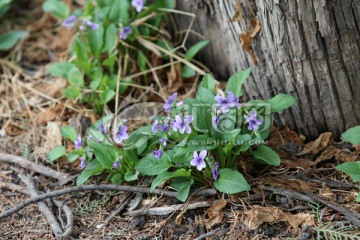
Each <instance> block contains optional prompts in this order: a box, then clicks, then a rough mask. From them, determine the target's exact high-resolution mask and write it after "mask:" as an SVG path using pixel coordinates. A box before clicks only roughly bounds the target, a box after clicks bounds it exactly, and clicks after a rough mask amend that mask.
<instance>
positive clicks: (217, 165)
mask: <svg viewBox="0 0 360 240" xmlns="http://www.w3.org/2000/svg"><path fill="white" fill-rule="evenodd" d="M212 177H213V179H214V180H217V179H218V177H219V163H218V162H215V169H214V170H213V171H212Z"/></svg>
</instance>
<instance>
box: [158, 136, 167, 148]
mask: <svg viewBox="0 0 360 240" xmlns="http://www.w3.org/2000/svg"><path fill="white" fill-rule="evenodd" d="M159 141H160V143H161V144H162V145H163V146H164V147H165V146H166V144H167V142H166V138H160V140H159Z"/></svg>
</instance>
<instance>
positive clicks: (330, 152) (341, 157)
mask: <svg viewBox="0 0 360 240" xmlns="http://www.w3.org/2000/svg"><path fill="white" fill-rule="evenodd" d="M358 156H359V153H357V152H347V151H346V150H345V149H340V148H336V147H334V146H330V147H327V148H326V149H325V150H324V151H323V152H322V153H321V154H320V156H319V157H317V158H316V163H318V162H321V161H324V160H329V159H331V158H333V157H334V158H335V159H336V160H338V161H341V162H355V161H356V160H357V159H358Z"/></svg>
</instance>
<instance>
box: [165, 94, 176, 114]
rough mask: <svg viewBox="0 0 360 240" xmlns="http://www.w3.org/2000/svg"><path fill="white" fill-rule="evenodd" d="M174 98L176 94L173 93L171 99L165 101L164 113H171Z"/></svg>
mask: <svg viewBox="0 0 360 240" xmlns="http://www.w3.org/2000/svg"><path fill="white" fill-rule="evenodd" d="M176 96H177V92H175V93H174V94H173V95H172V96H171V97H169V98H168V99H166V100H165V105H164V111H165V112H170V111H171V109H172V107H173V105H174V102H175V99H176Z"/></svg>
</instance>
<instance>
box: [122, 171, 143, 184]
mask: <svg viewBox="0 0 360 240" xmlns="http://www.w3.org/2000/svg"><path fill="white" fill-rule="evenodd" d="M139 173H140V172H139V171H135V172H132V171H127V172H126V173H125V176H124V179H125V181H127V182H131V181H135V180H136V179H137V178H138V176H139Z"/></svg>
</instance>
